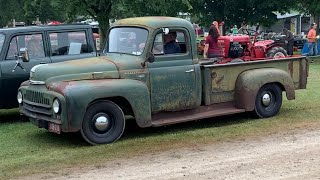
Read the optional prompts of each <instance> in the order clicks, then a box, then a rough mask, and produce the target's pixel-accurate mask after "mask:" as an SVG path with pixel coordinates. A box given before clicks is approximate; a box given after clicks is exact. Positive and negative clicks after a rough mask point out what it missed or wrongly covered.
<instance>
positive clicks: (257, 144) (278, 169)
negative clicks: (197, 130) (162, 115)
mask: <svg viewBox="0 0 320 180" xmlns="http://www.w3.org/2000/svg"><path fill="white" fill-rule="evenodd" d="M55 176H57V175H55ZM53 177H54V175H42V176H34V177H32V179H38V178H40V179H54V178H53ZM55 178H56V179H135V180H150V179H290V180H291V179H319V178H320V129H318V130H308V131H307V130H304V131H299V132H291V133H287V134H277V135H272V136H270V137H267V138H259V139H255V140H243V141H235V142H224V143H217V144H212V145H208V146H205V147H200V148H199V147H196V148H188V149H180V150H175V151H168V152H163V153H161V154H150V155H146V156H144V157H136V158H132V159H128V160H118V161H113V162H109V163H107V164H104V165H103V166H101V167H96V168H93V167H92V168H88V170H83V169H81V170H77V171H76V172H69V173H68V174H65V175H59V177H55Z"/></svg>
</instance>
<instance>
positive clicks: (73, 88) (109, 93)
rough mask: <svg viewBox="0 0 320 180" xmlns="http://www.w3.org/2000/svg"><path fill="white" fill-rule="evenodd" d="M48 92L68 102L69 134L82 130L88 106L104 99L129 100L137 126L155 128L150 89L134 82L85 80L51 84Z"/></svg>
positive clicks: (123, 80)
mask: <svg viewBox="0 0 320 180" xmlns="http://www.w3.org/2000/svg"><path fill="white" fill-rule="evenodd" d="M48 88H49V89H50V90H54V91H56V92H59V93H61V94H62V95H64V97H65V98H66V102H67V111H68V117H67V118H68V123H69V131H77V130H80V128H81V124H82V120H83V117H84V114H85V112H86V109H87V107H88V105H89V104H90V103H91V102H93V101H95V100H100V99H107V98H111V97H122V98H125V99H126V100H127V101H128V102H129V103H130V105H131V107H132V110H133V113H134V116H135V119H136V121H137V124H138V125H139V126H140V127H148V126H151V104H150V93H149V89H148V87H147V86H146V85H145V84H144V83H143V82H141V81H137V80H130V79H103V80H83V81H69V82H58V83H51V84H50V85H49V86H48Z"/></svg>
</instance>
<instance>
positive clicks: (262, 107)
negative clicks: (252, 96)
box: [254, 84, 282, 118]
mask: <svg viewBox="0 0 320 180" xmlns="http://www.w3.org/2000/svg"><path fill="white" fill-rule="evenodd" d="M268 99H269V101H268ZM281 105H282V90H281V89H280V87H279V86H278V85H276V84H266V85H264V86H262V87H261V88H260V90H259V92H258V94H257V96H256V100H255V110H254V112H255V114H256V115H257V116H258V117H261V118H267V117H272V116H274V115H276V114H277V113H278V112H279V110H280V107H281Z"/></svg>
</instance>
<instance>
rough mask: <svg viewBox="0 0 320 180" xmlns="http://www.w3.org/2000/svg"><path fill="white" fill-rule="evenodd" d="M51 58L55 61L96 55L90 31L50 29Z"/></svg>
mask: <svg viewBox="0 0 320 180" xmlns="http://www.w3.org/2000/svg"><path fill="white" fill-rule="evenodd" d="M48 33H49V42H50V43H49V46H50V58H51V60H52V62H53V63H55V62H62V61H68V60H74V59H82V58H87V57H93V56H96V53H95V48H94V44H93V39H91V38H89V37H92V36H89V34H88V31H86V30H84V29H82V30H73V31H49V32H48Z"/></svg>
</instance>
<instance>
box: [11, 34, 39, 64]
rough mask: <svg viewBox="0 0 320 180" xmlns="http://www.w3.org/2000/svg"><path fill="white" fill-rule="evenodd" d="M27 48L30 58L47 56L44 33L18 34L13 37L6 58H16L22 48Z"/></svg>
mask: <svg viewBox="0 0 320 180" xmlns="http://www.w3.org/2000/svg"><path fill="white" fill-rule="evenodd" d="M22 48H26V49H27V50H28V53H29V57H30V59H37V58H43V57H45V52H44V46H43V38H42V34H32V35H18V36H15V37H13V38H12V39H11V41H10V45H9V50H8V52H7V56H6V59H7V60H11V59H16V58H17V56H19V55H20V49H22Z"/></svg>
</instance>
